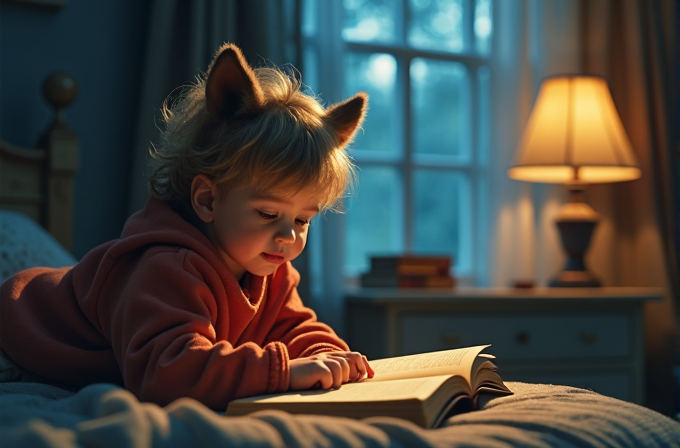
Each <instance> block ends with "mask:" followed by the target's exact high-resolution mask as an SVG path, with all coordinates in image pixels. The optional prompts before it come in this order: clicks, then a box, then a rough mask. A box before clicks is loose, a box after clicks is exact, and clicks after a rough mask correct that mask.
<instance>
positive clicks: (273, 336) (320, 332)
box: [267, 263, 349, 359]
mask: <svg viewBox="0 0 680 448" xmlns="http://www.w3.org/2000/svg"><path fill="white" fill-rule="evenodd" d="M299 282H300V274H299V273H298V271H297V270H295V268H294V267H293V266H292V265H291V264H290V263H286V264H284V265H282V266H281V267H280V268H279V269H277V271H276V272H275V273H274V274H273V276H272V282H271V285H270V291H272V294H273V295H274V296H275V297H277V300H275V301H274V303H276V304H278V306H277V310H276V322H275V324H274V325H273V326H272V330H271V332H270V334H269V335H268V337H267V341H280V342H282V343H284V344H285V345H286V346H287V348H288V353H289V355H290V357H291V359H294V358H301V357H305V356H311V355H313V354H315V353H321V352H331V351H346V350H349V347H348V346H347V344H346V343H345V341H343V340H342V339H340V337H338V335H337V334H336V333H335V332H334V331H333V329H332V328H331V327H329V326H328V325H326V324H324V323H322V322H319V321H318V320H317V317H316V314H315V313H314V311H313V310H312V309H310V308H308V307H306V306H305V305H304V304H303V303H302V299H301V298H300V295H299V294H298V291H297V285H298V284H299Z"/></svg>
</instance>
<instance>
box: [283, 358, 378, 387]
mask: <svg viewBox="0 0 680 448" xmlns="http://www.w3.org/2000/svg"><path fill="white" fill-rule="evenodd" d="M374 374H375V373H374V372H373V369H372V368H371V366H370V365H368V360H367V359H366V357H365V356H364V355H362V354H361V353H358V352H327V353H319V354H317V355H313V356H309V357H307V358H298V359H291V360H290V387H289V389H290V390H304V389H311V388H313V387H320V388H321V389H330V388H331V387H340V386H341V385H342V384H344V383H349V382H350V381H352V382H354V381H362V380H363V379H364V378H373V375H374Z"/></svg>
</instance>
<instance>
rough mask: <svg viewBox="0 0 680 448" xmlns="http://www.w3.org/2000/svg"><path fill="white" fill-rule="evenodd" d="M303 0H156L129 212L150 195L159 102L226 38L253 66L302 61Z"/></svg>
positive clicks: (202, 67)
mask: <svg viewBox="0 0 680 448" xmlns="http://www.w3.org/2000/svg"><path fill="white" fill-rule="evenodd" d="M298 3H299V0H188V1H187V0H152V2H151V5H150V11H149V24H148V27H147V28H148V33H147V37H146V42H144V46H145V58H144V67H143V74H142V87H141V94H140V99H139V108H138V117H137V122H138V124H137V130H136V139H135V148H134V155H133V166H132V168H131V185H130V201H129V213H134V212H136V211H137V210H139V209H141V208H142V207H143V206H144V203H145V202H146V199H147V198H148V192H147V190H146V182H145V175H146V174H147V168H148V161H149V159H148V151H149V147H150V145H151V144H152V143H155V142H156V141H157V138H158V128H157V126H158V124H159V122H160V121H159V120H160V117H161V115H160V108H161V105H162V104H163V101H164V100H165V98H166V97H168V96H169V95H171V94H172V93H178V90H177V89H178V88H179V87H180V86H182V85H186V84H188V83H192V82H194V81H195V79H196V76H197V75H199V74H201V73H204V72H205V70H206V69H207V68H208V64H209V63H210V61H211V60H212V58H213V56H214V55H215V51H216V50H217V49H218V48H219V47H220V45H222V44H223V43H225V42H233V43H235V44H237V45H238V46H239V47H240V48H241V49H242V50H243V53H244V56H245V57H246V59H247V60H248V62H249V63H250V64H251V65H253V66H259V65H264V64H269V65H272V64H273V65H282V64H289V63H290V64H293V65H295V66H297V64H298V63H299V57H298V53H299V52H298V49H299V46H300V44H299V28H300V27H299V19H298V16H299V11H298V9H299V5H298Z"/></svg>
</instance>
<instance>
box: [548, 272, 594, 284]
mask: <svg viewBox="0 0 680 448" xmlns="http://www.w3.org/2000/svg"><path fill="white" fill-rule="evenodd" d="M600 286H602V283H600V281H599V280H598V279H597V278H595V276H594V275H593V274H591V273H590V272H588V271H567V270H564V271H562V272H560V273H559V274H557V275H556V276H555V278H553V279H552V280H551V281H550V287H551V288H598V287H600Z"/></svg>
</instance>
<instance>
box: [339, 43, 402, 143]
mask: <svg viewBox="0 0 680 448" xmlns="http://www.w3.org/2000/svg"><path fill="white" fill-rule="evenodd" d="M396 77H397V61H396V59H395V58H394V56H392V55H390V54H385V53H347V54H346V56H345V98H348V97H350V96H352V95H354V94H355V93H357V92H359V91H365V92H367V93H368V96H369V99H368V104H369V112H368V114H367V115H366V121H365V122H364V125H363V129H364V132H361V131H360V132H359V133H357V136H356V139H355V143H354V146H355V147H356V148H357V149H359V150H362V151H363V150H367V151H383V152H392V153H397V152H400V151H401V146H400V145H398V144H397V139H398V138H399V137H400V134H399V131H398V127H397V116H396V111H395V107H394V101H395V98H396V97H397V95H396V91H395V84H396Z"/></svg>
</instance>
